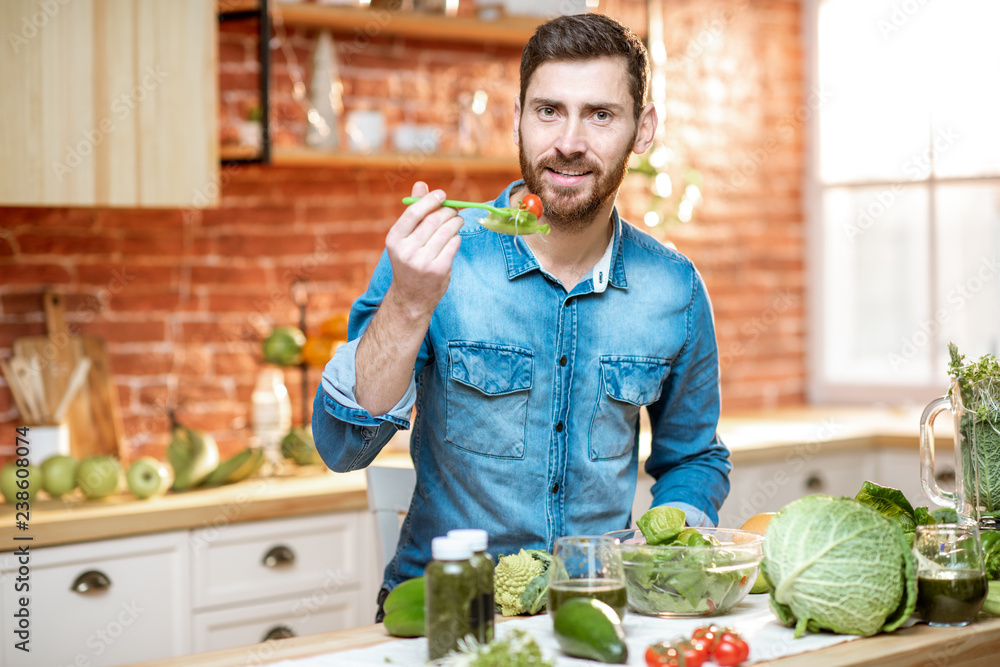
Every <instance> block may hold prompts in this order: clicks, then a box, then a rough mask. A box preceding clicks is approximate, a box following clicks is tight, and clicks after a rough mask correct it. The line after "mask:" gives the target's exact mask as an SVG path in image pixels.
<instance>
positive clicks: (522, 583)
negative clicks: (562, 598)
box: [493, 549, 552, 616]
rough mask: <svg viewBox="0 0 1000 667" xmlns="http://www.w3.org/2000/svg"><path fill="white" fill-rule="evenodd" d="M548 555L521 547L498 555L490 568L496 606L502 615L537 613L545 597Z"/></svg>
mask: <svg viewBox="0 0 1000 667" xmlns="http://www.w3.org/2000/svg"><path fill="white" fill-rule="evenodd" d="M551 564H552V555H551V554H549V552H547V551H543V550H540V549H521V550H520V551H519V552H518V553H516V554H511V555H508V556H500V557H499V558H498V559H497V566H496V568H494V570H493V591H494V599H495V601H496V605H497V606H498V607H499V608H500V613H502V614H503V615H504V616H518V615H521V614H528V615H534V614H540V613H542V612H543V611H545V605H546V603H547V602H548V598H549V566H550V565H551Z"/></svg>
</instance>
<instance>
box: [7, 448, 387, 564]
mask: <svg viewBox="0 0 1000 667" xmlns="http://www.w3.org/2000/svg"><path fill="white" fill-rule="evenodd" d="M367 506H368V499H367V497H366V495H365V476H364V472H363V471H355V472H352V473H346V474H342V475H338V474H334V473H332V472H330V471H328V470H325V469H322V468H319V467H312V468H302V469H300V470H297V471H294V474H286V475H284V476H274V477H260V478H255V479H250V480H247V481H245V482H240V483H238V484H233V485H230V486H222V487H217V488H213V489H199V490H195V491H188V492H185V493H169V494H167V495H166V496H162V497H157V498H150V499H148V500H137V499H136V498H135V497H133V496H132V495H130V494H128V493H123V494H119V495H116V496H113V497H110V498H102V499H100V500H83V499H82V498H81V497H80V496H73V497H71V498H68V499H64V500H41V499H39V498H36V499H35V500H34V502H32V503H31V514H30V520H29V522H28V524H29V528H28V530H27V531H19V530H17V529H16V528H15V525H14V524H15V521H14V508H13V506H12V505H7V504H4V505H0V551H12V550H14V549H15V548H17V546H18V545H20V544H25V543H24V542H15V541H14V537H15V536H24V535H31V536H32V538H33V539H32V541H31V542H30V544H31V546H32V547H43V546H51V545H56V544H69V543H73V542H85V541H89V540H101V539H107V538H113V537H125V536H129V535H141V534H144V533H157V532H163V531H169V530H187V529H190V528H200V527H202V526H210V525H215V524H217V522H218V521H219V520H220V519H222V520H225V521H227V522H231V523H236V522H240V521H254V520H258V519H274V518H279V517H287V516H295V515H303V514H316V513H321V512H334V511H348V510H359V509H364V508H366V507H367Z"/></svg>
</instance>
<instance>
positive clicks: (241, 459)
mask: <svg viewBox="0 0 1000 667" xmlns="http://www.w3.org/2000/svg"><path fill="white" fill-rule="evenodd" d="M252 458H253V450H250V449H244V450H243V451H242V452H238V453H236V454H234V455H232V456H230V457H229V458H228V459H226V460H225V461H223V462H222V463H220V464H219V465H217V466H216V467H215V470H213V471H212V472H211V474H209V476H208V477H206V478H205V480H204V481H203V482H202V486H218V485H220V484H228V483H229V482H230V478H232V476H233V475H234V474H235V473H236V472H237V471H239V469H240V468H242V467H244V466H245V465H246V463H247V461H250V460H251V459H252Z"/></svg>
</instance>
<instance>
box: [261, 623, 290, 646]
mask: <svg viewBox="0 0 1000 667" xmlns="http://www.w3.org/2000/svg"><path fill="white" fill-rule="evenodd" d="M294 636H295V633H294V632H292V629H291V628H290V627H288V626H287V625H276V626H274V627H273V628H271V629H270V630H268V631H267V634H265V635H264V638H263V639H261V641H262V642H266V641H268V640H271V639H288V638H289V637H294Z"/></svg>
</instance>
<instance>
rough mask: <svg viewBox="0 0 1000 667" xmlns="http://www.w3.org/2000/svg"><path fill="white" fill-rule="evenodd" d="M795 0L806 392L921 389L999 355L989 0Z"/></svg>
mask: <svg viewBox="0 0 1000 667" xmlns="http://www.w3.org/2000/svg"><path fill="white" fill-rule="evenodd" d="M807 1H808V5H807V7H808V10H807V18H806V22H805V25H806V43H807V49H808V50H809V53H810V54H811V56H812V57H811V63H810V65H811V72H810V74H809V78H810V83H811V85H812V87H813V88H814V90H815V89H818V90H819V91H820V93H821V94H817V95H812V96H810V99H813V100H817V102H816V108H815V109H813V111H814V112H815V113H813V114H812V126H811V133H812V138H813V140H812V141H811V153H810V156H811V157H810V161H809V165H808V168H807V173H808V174H809V176H808V183H807V190H806V192H807V196H808V197H809V204H808V207H807V208H808V210H809V212H810V227H809V230H810V259H812V260H814V261H812V262H811V269H810V281H811V288H812V295H813V298H812V303H813V304H814V305H813V310H812V312H811V314H810V324H811V327H810V328H811V330H812V336H811V343H810V366H811V373H810V376H811V379H810V394H811V397H812V398H813V399H814V400H816V401H818V402H824V401H855V402H858V401H871V400H882V401H888V402H892V401H899V400H906V399H917V400H924V399H928V398H930V397H933V396H937V395H940V394H942V393H943V391H944V389H945V388H946V387H947V364H948V350H947V346H948V342H949V341H953V342H955V343H956V345H958V348H959V351H960V352H962V353H963V354H965V356H966V357H967V358H978V357H979V356H981V355H983V354H986V353H993V354H1000V39H998V38H997V34H996V31H997V26H1000V2H997V1H996V0H948V1H947V2H933V1H931V0H807Z"/></svg>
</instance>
